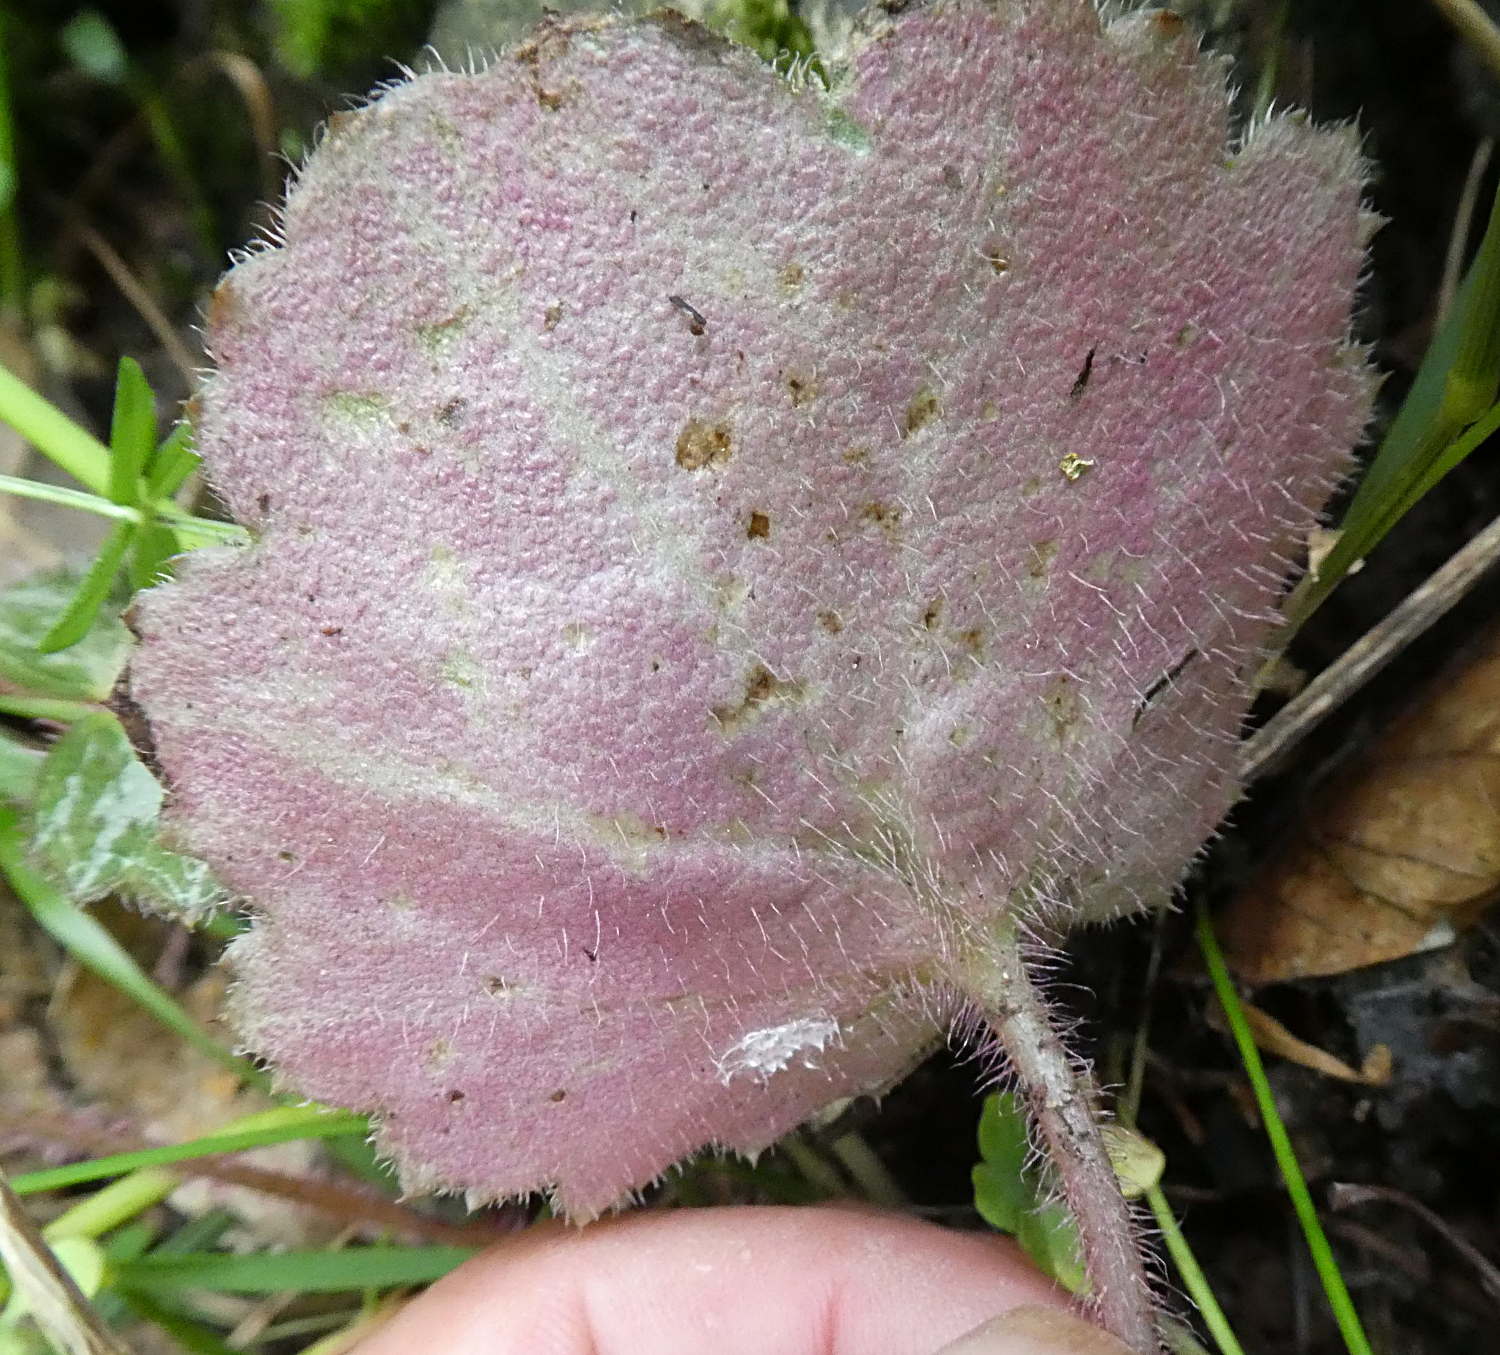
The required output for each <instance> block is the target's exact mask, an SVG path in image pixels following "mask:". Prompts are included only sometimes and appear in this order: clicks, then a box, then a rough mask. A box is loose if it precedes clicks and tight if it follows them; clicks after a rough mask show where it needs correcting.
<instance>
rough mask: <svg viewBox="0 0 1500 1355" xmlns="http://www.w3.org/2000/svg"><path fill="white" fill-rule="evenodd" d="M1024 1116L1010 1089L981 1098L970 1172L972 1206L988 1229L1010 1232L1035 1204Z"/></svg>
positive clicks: (1012, 1231)
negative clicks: (976, 1154) (975, 1153)
mask: <svg viewBox="0 0 1500 1355" xmlns="http://www.w3.org/2000/svg"><path fill="white" fill-rule="evenodd" d="M1029 1151H1030V1149H1029V1145H1028V1142H1027V1138H1026V1115H1025V1112H1024V1111H1023V1110H1022V1109H1021V1105H1020V1102H1019V1100H1018V1099H1017V1098H1016V1097H1015V1095H1014V1094H1013V1093H1011V1092H997V1093H996V1094H995V1095H993V1096H987V1097H985V1099H984V1107H983V1109H982V1110H981V1111H980V1114H979V1156H980V1159H981V1160H980V1162H979V1163H978V1164H977V1165H976V1166H975V1168H974V1171H973V1183H974V1207H975V1209H977V1210H978V1211H979V1214H980V1216H981V1217H982V1218H983V1219H984V1221H985V1222H986V1223H988V1224H989V1225H990V1226H991V1227H992V1228H998V1229H999V1230H1000V1231H1001V1232H1003V1233H1014V1232H1016V1231H1017V1230H1018V1228H1019V1226H1020V1221H1021V1217H1022V1216H1023V1215H1024V1214H1025V1213H1026V1212H1027V1211H1028V1210H1030V1209H1033V1208H1035V1207H1036V1191H1035V1187H1034V1184H1033V1182H1032V1181H1031V1180H1030V1179H1029V1178H1028V1177H1027V1175H1026V1158H1027V1155H1028V1153H1029Z"/></svg>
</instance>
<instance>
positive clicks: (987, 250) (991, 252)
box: [979, 240, 1010, 273]
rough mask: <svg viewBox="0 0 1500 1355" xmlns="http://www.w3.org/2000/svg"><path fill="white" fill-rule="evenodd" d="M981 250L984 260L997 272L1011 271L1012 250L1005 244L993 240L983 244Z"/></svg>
mask: <svg viewBox="0 0 1500 1355" xmlns="http://www.w3.org/2000/svg"><path fill="white" fill-rule="evenodd" d="M979 252H980V254H982V255H983V256H984V261H985V262H986V263H987V264H989V266H990V267H991V268H992V269H993V270H994V271H995V272H996V273H1009V272H1010V251H1009V250H1007V249H1006V248H1005V247H1004V246H1003V245H1000V244H998V243H996V242H995V241H993V240H992V241H990V242H988V243H987V244H985V245H984V246H982V247H981V248H980V251H979Z"/></svg>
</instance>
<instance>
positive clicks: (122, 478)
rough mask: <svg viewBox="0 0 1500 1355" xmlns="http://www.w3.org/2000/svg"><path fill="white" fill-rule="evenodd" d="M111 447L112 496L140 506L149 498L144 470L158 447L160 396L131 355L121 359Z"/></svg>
mask: <svg viewBox="0 0 1500 1355" xmlns="http://www.w3.org/2000/svg"><path fill="white" fill-rule="evenodd" d="M109 450H110V463H109V497H110V498H111V499H113V500H114V501H115V502H116V503H122V504H125V505H126V506H128V507H130V508H139V507H140V506H141V504H142V503H143V502H145V496H144V495H143V493H142V488H143V486H142V484H141V473H142V472H143V471H144V470H145V468H146V462H147V461H148V460H149V459H150V458H151V455H152V453H153V452H154V451H155V450H156V396H155V395H154V394H153V393H152V390H151V387H150V385H149V384H148V383H147V381H146V375H145V373H144V372H142V371H141V364H140V363H138V362H137V361H136V360H135V359H134V358H131V357H122V358H121V359H120V366H119V370H118V372H117V373H116V375H115V408H114V414H113V417H112V419H111V422H110V428H109Z"/></svg>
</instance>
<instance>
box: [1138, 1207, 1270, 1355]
mask: <svg viewBox="0 0 1500 1355" xmlns="http://www.w3.org/2000/svg"><path fill="white" fill-rule="evenodd" d="M1145 1197H1146V1203H1147V1204H1149V1205H1150V1206H1151V1212H1152V1213H1153V1214H1155V1215H1156V1222H1157V1226H1158V1227H1160V1229H1161V1240H1162V1241H1163V1242H1164V1243H1165V1244H1166V1247H1167V1255H1168V1256H1170V1257H1171V1258H1172V1264H1173V1265H1174V1266H1176V1267H1177V1276H1178V1278H1179V1279H1180V1280H1181V1281H1182V1287H1183V1288H1184V1289H1185V1290H1186V1291H1187V1294H1188V1297H1189V1298H1190V1299H1192V1301H1193V1304H1194V1306H1195V1307H1196V1308H1197V1309H1198V1316H1199V1317H1201V1318H1202V1319H1203V1325H1204V1326H1205V1327H1207V1328H1208V1334H1209V1335H1210V1336H1212V1337H1213V1340H1214V1344H1215V1345H1216V1346H1218V1348H1219V1355H1245V1348H1244V1347H1243V1346H1242V1345H1240V1343H1239V1338H1238V1337H1236V1336H1235V1334H1234V1328H1233V1327H1231V1326H1230V1325H1229V1319H1228V1318H1227V1317H1225V1316H1224V1310H1223V1309H1222V1308H1221V1307H1219V1300H1218V1299H1217V1298H1215V1297H1214V1291H1213V1287H1212V1286H1211V1285H1210V1284H1209V1282H1208V1276H1207V1275H1205V1274H1204V1273H1203V1268H1202V1267H1201V1266H1200V1265H1199V1264H1198V1258H1197V1257H1196V1256H1194V1255H1193V1249H1192V1248H1191V1247H1189V1246H1188V1241H1187V1238H1185V1237H1184V1236H1183V1235H1182V1227H1181V1225H1180V1224H1178V1222H1177V1216H1176V1215H1175V1214H1174V1213H1173V1212H1172V1206H1171V1205H1170V1204H1168V1203H1167V1197H1166V1195H1165V1194H1163V1193H1162V1188H1161V1187H1160V1186H1151V1187H1150V1188H1149V1189H1148V1190H1147V1191H1146V1192H1145Z"/></svg>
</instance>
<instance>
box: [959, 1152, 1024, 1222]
mask: <svg viewBox="0 0 1500 1355" xmlns="http://www.w3.org/2000/svg"><path fill="white" fill-rule="evenodd" d="M970 1179H971V1180H972V1182H973V1185H974V1208H975V1209H976V1210H978V1211H979V1217H980V1218H982V1219H983V1220H984V1221H985V1222H986V1223H987V1224H989V1225H990V1227H991V1228H997V1229H999V1231H1000V1232H1002V1233H1014V1232H1015V1231H1016V1229H1017V1227H1018V1226H1019V1225H1020V1222H1021V1215H1022V1214H1024V1213H1025V1212H1026V1208H1027V1206H1028V1205H1029V1204H1030V1203H1031V1201H1030V1199H1029V1194H1030V1192H1029V1191H1027V1189H1026V1186H1025V1183H1024V1182H1023V1181H1022V1180H1021V1178H1020V1177H1019V1176H1016V1175H1014V1174H1013V1173H1010V1172H1004V1171H1000V1170H999V1169H998V1168H995V1167H992V1166H990V1164H989V1163H987V1162H979V1163H976V1164H975V1166H974V1169H973V1171H972V1172H971V1173H970Z"/></svg>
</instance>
